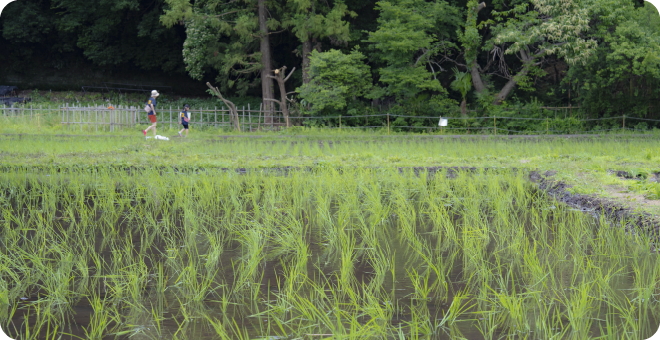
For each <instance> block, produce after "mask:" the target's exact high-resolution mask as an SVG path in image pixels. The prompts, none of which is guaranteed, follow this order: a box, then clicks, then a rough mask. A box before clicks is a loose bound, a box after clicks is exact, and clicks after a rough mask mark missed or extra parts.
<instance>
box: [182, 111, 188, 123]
mask: <svg viewBox="0 0 660 340" xmlns="http://www.w3.org/2000/svg"><path fill="white" fill-rule="evenodd" d="M189 113H190V112H188V111H181V124H184V125H185V124H188V122H186V121H185V120H184V119H183V118H188V119H189V120H190V116H189Z"/></svg>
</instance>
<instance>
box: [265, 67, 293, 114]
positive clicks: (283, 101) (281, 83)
mask: <svg viewBox="0 0 660 340" xmlns="http://www.w3.org/2000/svg"><path fill="white" fill-rule="evenodd" d="M295 70H296V68H295V67H294V68H293V70H291V72H289V75H288V76H286V77H284V76H285V74H284V73H285V72H286V66H283V67H282V68H281V69H280V70H279V72H278V73H277V75H276V76H269V78H271V79H275V80H277V84H278V85H279V87H280V97H281V98H282V99H281V100H279V101H277V100H275V99H272V100H268V101H269V102H275V103H278V104H280V109H281V110H282V115H284V119H285V120H286V127H291V121H290V120H289V107H288V103H287V102H288V100H287V96H286V87H285V86H284V83H286V81H287V80H289V77H291V75H292V74H293V72H294V71H295ZM276 71H277V70H276Z"/></svg>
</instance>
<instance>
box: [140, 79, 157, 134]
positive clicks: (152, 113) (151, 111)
mask: <svg viewBox="0 0 660 340" xmlns="http://www.w3.org/2000/svg"><path fill="white" fill-rule="evenodd" d="M158 96H160V93H158V91H156V90H153V91H151V98H149V101H148V102H147V107H145V110H147V112H148V113H147V117H149V121H151V126H149V127H148V128H147V129H146V130H142V133H143V134H144V136H145V137H146V136H147V131H149V130H151V129H154V137H156V99H158Z"/></svg>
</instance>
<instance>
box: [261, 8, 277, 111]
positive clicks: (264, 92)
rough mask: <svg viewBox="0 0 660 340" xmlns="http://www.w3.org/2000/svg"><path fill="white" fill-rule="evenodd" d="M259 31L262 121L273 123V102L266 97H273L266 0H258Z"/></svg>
mask: <svg viewBox="0 0 660 340" xmlns="http://www.w3.org/2000/svg"><path fill="white" fill-rule="evenodd" d="M258 7H259V31H260V35H261V44H260V49H261V66H262V68H261V96H262V101H263V105H264V123H265V124H272V123H273V103H272V102H271V101H269V100H266V99H273V97H274V96H273V82H272V81H271V78H269V77H268V76H269V75H270V74H271V69H272V68H273V67H272V64H271V57H270V37H269V35H268V26H267V20H268V17H267V10H266V0H259V1H258Z"/></svg>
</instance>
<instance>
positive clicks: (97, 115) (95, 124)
mask: <svg viewBox="0 0 660 340" xmlns="http://www.w3.org/2000/svg"><path fill="white" fill-rule="evenodd" d="M94 112H95V113H94V114H95V115H96V119H95V120H94V127H95V128H96V132H99V110H94Z"/></svg>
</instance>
